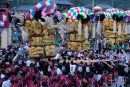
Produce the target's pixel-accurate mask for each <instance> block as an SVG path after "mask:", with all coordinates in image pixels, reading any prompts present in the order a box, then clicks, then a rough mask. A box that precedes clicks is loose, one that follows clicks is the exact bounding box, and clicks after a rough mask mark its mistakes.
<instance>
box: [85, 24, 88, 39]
mask: <svg viewBox="0 0 130 87" xmlns="http://www.w3.org/2000/svg"><path fill="white" fill-rule="evenodd" d="M84 37H85V39H88V25H87V24H86V26H85V28H84Z"/></svg>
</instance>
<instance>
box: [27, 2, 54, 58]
mask: <svg viewBox="0 0 130 87" xmlns="http://www.w3.org/2000/svg"><path fill="white" fill-rule="evenodd" d="M55 11H56V3H55V2H53V1H51V0H46V1H41V2H40V3H38V4H37V5H36V6H35V7H34V8H32V9H30V17H31V20H26V22H25V28H26V31H27V32H28V36H29V40H30V57H31V58H35V57H43V56H44V57H49V56H54V50H55V45H54V44H53V40H54V32H55V30H54V29H48V26H47V24H45V25H42V24H41V23H40V22H39V20H40V19H41V17H42V16H45V14H54V12H55ZM41 13H42V14H41ZM43 20H44V19H43ZM46 21H49V20H46ZM44 23H47V22H45V20H44Z"/></svg>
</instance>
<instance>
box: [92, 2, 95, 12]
mask: <svg viewBox="0 0 130 87" xmlns="http://www.w3.org/2000/svg"><path fill="white" fill-rule="evenodd" d="M94 4H95V0H92V10H93V7H94Z"/></svg>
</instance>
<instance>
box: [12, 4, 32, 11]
mask: <svg viewBox="0 0 130 87" xmlns="http://www.w3.org/2000/svg"><path fill="white" fill-rule="evenodd" d="M33 7H34V5H23V6H20V7H13V8H12V10H20V11H22V10H23V11H27V10H30V8H33Z"/></svg>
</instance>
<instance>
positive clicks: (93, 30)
mask: <svg viewBox="0 0 130 87" xmlns="http://www.w3.org/2000/svg"><path fill="white" fill-rule="evenodd" d="M95 25H96V23H93V27H92V38H95V34H96V33H95Z"/></svg>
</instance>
